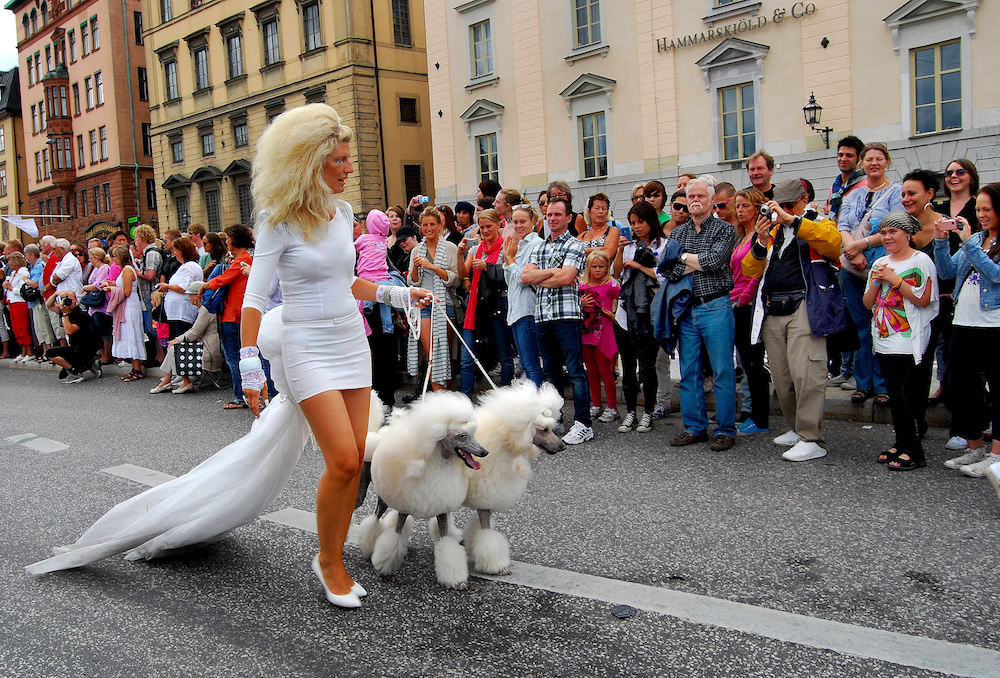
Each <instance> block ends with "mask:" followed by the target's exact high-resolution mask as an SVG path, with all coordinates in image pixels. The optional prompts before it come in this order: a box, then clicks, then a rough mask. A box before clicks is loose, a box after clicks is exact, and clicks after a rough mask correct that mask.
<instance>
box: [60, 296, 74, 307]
mask: <svg viewBox="0 0 1000 678" xmlns="http://www.w3.org/2000/svg"><path fill="white" fill-rule="evenodd" d="M62 305H63V306H65V307H66V308H69V307H70V306H72V305H73V300H72V299H70V298H69V297H63V300H62Z"/></svg>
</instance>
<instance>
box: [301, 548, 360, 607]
mask: <svg viewBox="0 0 1000 678" xmlns="http://www.w3.org/2000/svg"><path fill="white" fill-rule="evenodd" d="M312 570H313V574H315V575H316V578H317V579H319V583H320V584H322V585H323V592H324V593H325V594H326V599H327V601H329V602H330V604H332V605H336V606H337V607H346V608H357V607H361V598H360V597H359V596H358V594H356V593H355V592H354V586H358V584H355V585H354V586H352V587H351V592H350V593H342V594H337V593H333V592H332V591H330V589H329V588H328V587H327V585H326V580H325V579H323V570H322V569H321V568H320V566H319V554H318V553H317V554H316V556H315V557H314V558H313V561H312ZM361 590H362V591H364V589H363V588H362V589H361ZM365 593H367V591H366V592H365Z"/></svg>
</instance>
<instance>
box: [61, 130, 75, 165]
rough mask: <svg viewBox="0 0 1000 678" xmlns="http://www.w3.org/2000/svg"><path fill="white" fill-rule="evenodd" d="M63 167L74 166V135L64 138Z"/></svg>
mask: <svg viewBox="0 0 1000 678" xmlns="http://www.w3.org/2000/svg"><path fill="white" fill-rule="evenodd" d="M63 167H65V168H66V169H72V168H73V139H72V137H67V138H66V139H63Z"/></svg>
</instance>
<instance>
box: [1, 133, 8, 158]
mask: <svg viewBox="0 0 1000 678" xmlns="http://www.w3.org/2000/svg"><path fill="white" fill-rule="evenodd" d="M6 150H7V134H6V132H5V131H4V128H3V127H0V153H3V152H4V151H6Z"/></svg>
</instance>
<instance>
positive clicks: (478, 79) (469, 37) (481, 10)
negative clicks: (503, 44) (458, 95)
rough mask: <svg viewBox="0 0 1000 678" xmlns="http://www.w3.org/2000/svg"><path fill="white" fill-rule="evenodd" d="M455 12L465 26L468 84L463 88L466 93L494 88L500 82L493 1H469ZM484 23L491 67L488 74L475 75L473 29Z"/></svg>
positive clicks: (456, 8) (459, 6)
mask: <svg viewBox="0 0 1000 678" xmlns="http://www.w3.org/2000/svg"><path fill="white" fill-rule="evenodd" d="M455 11H457V12H458V13H459V14H461V15H462V22H463V23H464V25H465V35H466V37H465V45H466V47H465V49H466V53H467V55H468V56H467V57H466V58H467V59H468V72H469V84H467V85H466V86H465V90H466V91H467V92H471V91H472V90H474V89H478V88H480V87H487V86H490V85H493V86H496V85H497V83H499V82H500V76H499V75H497V42H496V30H495V28H496V22H495V21H494V20H493V0H469V1H468V2H464V3H462V4H461V5H458V6H457V7H455ZM484 22H488V23H489V31H490V40H489V48H490V53H489V62H490V63H491V64H492V67H491V68H490V69H489V72H488V73H482V74H480V75H477V74H476V60H475V46H474V43H473V27H475V26H478V25H480V24H482V23H484Z"/></svg>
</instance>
